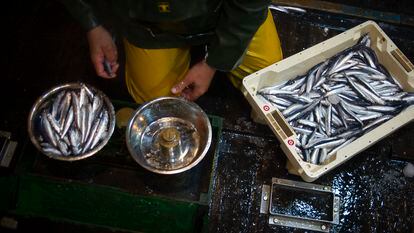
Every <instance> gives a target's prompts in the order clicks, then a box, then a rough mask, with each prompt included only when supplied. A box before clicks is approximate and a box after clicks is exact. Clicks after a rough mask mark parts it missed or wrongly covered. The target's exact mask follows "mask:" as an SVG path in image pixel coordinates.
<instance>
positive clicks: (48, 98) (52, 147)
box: [28, 83, 115, 161]
mask: <svg viewBox="0 0 414 233" xmlns="http://www.w3.org/2000/svg"><path fill="white" fill-rule="evenodd" d="M67 93H69V94H67ZM66 95H68V96H66ZM74 95H76V96H77V97H74ZM69 96H70V97H69ZM81 96H82V97H81ZM76 99H77V100H76ZM79 101H81V102H82V103H83V104H80V103H79ZM94 101H95V103H94ZM65 104H68V105H69V107H67V105H65ZM75 106H80V107H79V108H76V107H75ZM81 106H83V107H81ZM95 107H96V110H95V109H94V108H95ZM71 111H72V112H71ZM92 113H93V114H92ZM69 115H72V116H69ZM77 116H79V118H78V117H77ZM84 116H85V117H84ZM71 119H72V120H71ZM79 125H80V127H79ZM53 126H55V127H53ZM114 127H115V111H114V107H113V105H112V103H111V101H110V100H109V98H108V97H107V96H106V95H105V94H104V93H102V92H101V91H100V90H98V89H96V88H94V87H92V86H90V85H86V84H84V83H67V84H63V85H60V86H57V87H53V88H51V89H50V90H48V91H47V92H45V94H43V95H42V96H40V97H39V98H38V99H37V100H36V102H35V103H34V105H33V107H32V109H31V111H30V114H29V117H28V133H29V136H30V140H31V141H32V143H33V144H34V145H35V147H36V148H37V149H38V150H39V151H41V152H42V153H43V154H45V155H47V156H48V157H50V158H53V159H57V160H63V161H75V160H80V159H84V158H87V157H90V156H92V155H94V154H95V153H96V152H98V151H99V150H101V149H102V148H103V147H104V146H105V145H106V143H107V142H108V141H109V139H110V137H111V135H112V133H113V131H114ZM48 129H51V131H50V130H48ZM88 129H89V130H88ZM92 133H94V134H92Z"/></svg>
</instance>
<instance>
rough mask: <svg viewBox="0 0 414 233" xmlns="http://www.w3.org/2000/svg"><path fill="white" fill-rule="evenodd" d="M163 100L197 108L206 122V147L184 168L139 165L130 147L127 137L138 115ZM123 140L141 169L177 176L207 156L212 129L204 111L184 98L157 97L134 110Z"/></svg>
mask: <svg viewBox="0 0 414 233" xmlns="http://www.w3.org/2000/svg"><path fill="white" fill-rule="evenodd" d="M164 100H176V101H180V102H182V103H185V104H189V105H191V106H192V107H195V108H197V110H199V111H200V113H201V115H202V116H203V118H204V119H205V120H206V123H207V129H208V132H207V142H206V146H205V147H204V150H203V151H202V152H201V154H200V156H199V157H198V158H197V159H196V160H194V161H192V162H191V163H190V164H189V165H187V166H184V167H182V168H179V169H175V170H160V169H157V168H154V167H152V166H149V165H148V164H147V163H145V164H143V163H141V161H140V160H139V158H138V157H139V155H138V154H137V153H135V150H134V149H133V148H132V146H131V140H130V137H129V135H130V134H131V129H132V125H133V124H134V122H135V119H136V117H137V116H138V115H139V113H140V112H141V111H143V110H144V109H146V108H147V107H148V106H150V105H152V104H154V103H157V102H160V101H164ZM125 139H126V144H127V147H128V150H129V153H130V154H131V156H132V158H134V160H135V161H136V162H137V163H138V164H139V165H141V166H142V167H143V168H145V169H147V170H148V171H151V172H154V173H158V174H163V175H172V174H177V173H181V172H184V171H187V170H190V169H191V168H193V167H195V166H196V165H197V164H198V163H200V162H201V160H202V159H203V158H204V157H205V155H206V154H207V152H208V150H209V148H210V145H211V140H212V129H211V123H210V119H209V118H208V116H207V114H206V113H205V112H204V110H203V109H202V108H201V107H200V106H198V105H197V104H195V103H194V102H191V101H188V100H186V99H184V98H180V97H171V96H167V97H159V98H157V99H154V100H151V101H149V102H147V103H145V104H143V105H141V106H140V107H139V108H138V109H137V110H135V112H134V113H133V115H132V117H131V119H130V120H129V123H128V127H127V130H126V132H125Z"/></svg>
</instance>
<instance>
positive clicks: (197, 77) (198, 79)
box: [171, 60, 216, 101]
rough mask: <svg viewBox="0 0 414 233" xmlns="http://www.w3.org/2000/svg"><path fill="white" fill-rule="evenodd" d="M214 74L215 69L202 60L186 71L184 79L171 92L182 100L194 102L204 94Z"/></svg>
mask: <svg viewBox="0 0 414 233" xmlns="http://www.w3.org/2000/svg"><path fill="white" fill-rule="evenodd" d="M215 72H216V69H214V68H212V67H210V66H209V65H208V64H207V63H206V62H205V60H202V61H200V62H199V63H197V64H195V65H194V66H193V67H191V68H190V69H189V70H188V72H187V74H186V75H185V77H184V79H183V80H182V81H181V82H179V83H178V84H176V85H175V86H174V87H173V88H172V89H171V92H172V93H173V94H181V96H183V97H184V98H186V99H188V100H191V101H194V100H196V99H197V98H198V97H200V96H201V95H203V94H204V93H206V91H207V90H208V87H209V86H210V83H211V80H212V79H213V76H214V73H215Z"/></svg>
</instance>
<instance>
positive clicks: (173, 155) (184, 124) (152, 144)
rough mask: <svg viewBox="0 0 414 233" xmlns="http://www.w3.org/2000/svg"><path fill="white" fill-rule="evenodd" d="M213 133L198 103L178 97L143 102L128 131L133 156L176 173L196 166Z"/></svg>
mask: <svg viewBox="0 0 414 233" xmlns="http://www.w3.org/2000/svg"><path fill="white" fill-rule="evenodd" d="M211 137H212V131H211V125H210V121H209V119H208V117H207V115H206V114H205V112H204V111H203V110H202V109H201V108H200V107H199V106H198V105H197V104H195V103H193V102H190V101H187V100H185V99H182V98H176V97H162V98H158V99H155V100H153V101H151V102H148V103H146V104H144V105H142V106H141V107H140V108H139V109H137V110H136V111H135V113H134V114H133V116H132V117H131V119H130V121H129V124H128V128H127V131H126V143H127V147H128V150H129V152H130V153H131V155H132V157H133V158H134V159H135V161H136V162H137V163H138V164H140V165H141V166H142V167H144V168H145V169H147V170H149V171H152V172H155V173H158V174H177V173H181V172H184V171H186V170H189V169H191V168H192V167H194V166H196V165H197V164H198V163H199V162H200V161H201V160H202V159H203V158H204V156H205V155H206V153H207V151H208V149H209V147H210V144H211Z"/></svg>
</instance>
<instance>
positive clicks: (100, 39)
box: [87, 26, 119, 78]
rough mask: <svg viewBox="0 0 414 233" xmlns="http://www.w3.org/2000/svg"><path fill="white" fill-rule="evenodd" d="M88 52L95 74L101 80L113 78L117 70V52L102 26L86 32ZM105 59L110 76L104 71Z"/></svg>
mask: <svg viewBox="0 0 414 233" xmlns="http://www.w3.org/2000/svg"><path fill="white" fill-rule="evenodd" d="M87 36H88V42H89V50H90V51H89V52H90V55H91V60H92V63H93V65H94V67H95V71H96V74H97V75H98V76H100V77H102V78H114V77H116V72H117V70H118V68H119V64H118V51H117V48H116V45H115V43H114V41H113V40H112V37H111V35H110V34H109V32H108V31H107V30H106V29H105V28H104V27H102V26H98V27H95V28H93V29H91V30H90V31H88V33H87ZM105 59H106V60H107V61H108V62H109V64H110V66H111V69H112V74H108V73H107V72H105V69H104V65H103V63H104V61H105Z"/></svg>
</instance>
